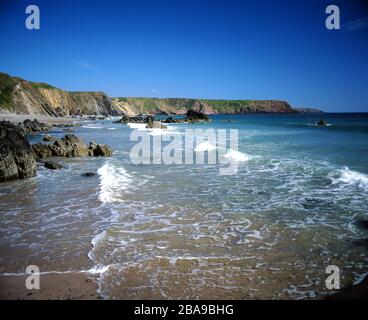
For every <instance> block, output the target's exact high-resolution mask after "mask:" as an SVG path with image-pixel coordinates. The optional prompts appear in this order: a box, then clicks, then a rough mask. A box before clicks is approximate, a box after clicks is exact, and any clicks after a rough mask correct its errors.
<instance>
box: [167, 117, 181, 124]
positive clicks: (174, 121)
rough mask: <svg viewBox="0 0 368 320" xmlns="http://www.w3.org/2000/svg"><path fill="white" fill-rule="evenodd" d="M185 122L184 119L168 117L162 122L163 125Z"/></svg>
mask: <svg viewBox="0 0 368 320" xmlns="http://www.w3.org/2000/svg"><path fill="white" fill-rule="evenodd" d="M183 122H185V120H184V119H175V118H173V117H168V118H167V119H166V120H164V121H163V123H183Z"/></svg>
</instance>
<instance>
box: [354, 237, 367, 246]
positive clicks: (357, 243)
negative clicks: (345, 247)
mask: <svg viewBox="0 0 368 320" xmlns="http://www.w3.org/2000/svg"><path fill="white" fill-rule="evenodd" d="M352 245H354V246H357V247H368V238H366V239H355V240H353V241H352Z"/></svg>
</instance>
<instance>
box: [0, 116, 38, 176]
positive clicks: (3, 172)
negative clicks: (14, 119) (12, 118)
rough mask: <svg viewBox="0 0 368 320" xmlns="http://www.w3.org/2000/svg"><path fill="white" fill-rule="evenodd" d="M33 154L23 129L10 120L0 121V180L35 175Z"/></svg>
mask: <svg viewBox="0 0 368 320" xmlns="http://www.w3.org/2000/svg"><path fill="white" fill-rule="evenodd" d="M36 167H37V163H36V159H35V154H34V152H33V150H32V148H31V146H30V144H29V143H28V141H27V139H26V137H25V136H24V135H23V130H22V129H21V128H19V126H16V125H14V124H12V123H10V122H7V121H1V122H0V182H4V181H10V180H16V179H24V178H29V177H34V176H35V175H36Z"/></svg>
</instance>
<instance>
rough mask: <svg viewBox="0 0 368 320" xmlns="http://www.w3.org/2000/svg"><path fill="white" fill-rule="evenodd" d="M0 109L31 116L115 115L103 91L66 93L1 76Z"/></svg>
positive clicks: (46, 86) (50, 87) (44, 84)
mask: <svg viewBox="0 0 368 320" xmlns="http://www.w3.org/2000/svg"><path fill="white" fill-rule="evenodd" d="M0 109H1V110H2V111H8V112H14V113H18V114H31V115H50V116H65V115H82V114H115V113H116V112H115V110H114V109H113V106H112V104H111V100H110V98H109V97H108V96H107V95H106V94H104V93H102V92H67V91H64V90H61V89H58V88H55V87H53V86H50V85H48V84H46V83H39V82H30V81H26V80H23V79H21V78H16V77H11V76H9V75H7V74H5V73H0Z"/></svg>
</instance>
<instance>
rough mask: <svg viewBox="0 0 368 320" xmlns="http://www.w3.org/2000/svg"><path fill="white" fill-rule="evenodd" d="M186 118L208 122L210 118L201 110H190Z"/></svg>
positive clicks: (187, 119)
mask: <svg viewBox="0 0 368 320" xmlns="http://www.w3.org/2000/svg"><path fill="white" fill-rule="evenodd" d="M185 120H186V121H187V122H208V121H210V118H209V117H208V116H207V115H206V114H204V113H202V112H200V111H195V110H188V112H187V116H186V118H185Z"/></svg>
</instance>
